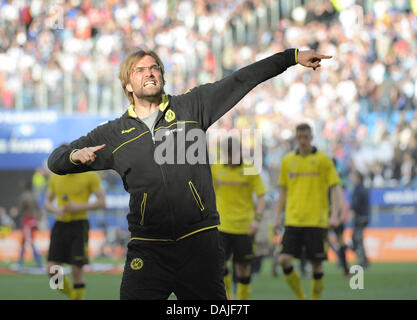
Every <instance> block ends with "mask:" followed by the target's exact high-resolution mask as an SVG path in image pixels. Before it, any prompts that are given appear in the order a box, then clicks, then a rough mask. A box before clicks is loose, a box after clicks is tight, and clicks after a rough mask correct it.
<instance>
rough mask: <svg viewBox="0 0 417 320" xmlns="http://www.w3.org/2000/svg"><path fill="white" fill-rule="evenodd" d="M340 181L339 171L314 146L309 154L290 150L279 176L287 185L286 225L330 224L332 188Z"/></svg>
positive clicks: (285, 185)
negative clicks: (329, 191)
mask: <svg viewBox="0 0 417 320" xmlns="http://www.w3.org/2000/svg"><path fill="white" fill-rule="evenodd" d="M338 183H340V178H339V175H338V174H337V171H336V169H335V167H334V164H333V162H332V160H331V159H330V158H329V157H328V156H327V155H326V154H325V153H323V152H321V151H318V150H317V149H315V148H314V149H313V152H312V153H310V154H309V155H307V156H301V155H300V154H299V153H298V152H296V151H293V152H290V153H289V154H287V155H286V156H285V157H284V158H283V160H282V165H281V172H280V176H279V180H278V184H279V185H280V186H284V187H286V188H287V199H286V204H285V225H286V226H294V227H320V228H327V222H328V217H329V200H328V188H329V187H330V186H333V185H335V184H338Z"/></svg>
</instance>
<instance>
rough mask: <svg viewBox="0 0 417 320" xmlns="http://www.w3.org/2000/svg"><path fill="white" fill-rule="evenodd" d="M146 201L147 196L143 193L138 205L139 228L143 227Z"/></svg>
mask: <svg viewBox="0 0 417 320" xmlns="http://www.w3.org/2000/svg"><path fill="white" fill-rule="evenodd" d="M147 199H148V194H147V193H144V194H143V198H142V202H141V204H140V216H141V218H140V222H139V224H140V225H141V226H143V223H144V221H145V210H146V200H147Z"/></svg>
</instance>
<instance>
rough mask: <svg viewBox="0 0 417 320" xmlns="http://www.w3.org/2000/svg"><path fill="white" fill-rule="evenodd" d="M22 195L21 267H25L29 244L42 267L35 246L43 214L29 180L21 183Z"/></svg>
mask: <svg viewBox="0 0 417 320" xmlns="http://www.w3.org/2000/svg"><path fill="white" fill-rule="evenodd" d="M19 188H20V192H21V194H20V197H19V204H18V208H19V209H18V210H19V215H20V217H21V219H22V220H21V229H22V234H23V237H22V241H21V248H20V255H19V264H18V265H19V267H23V263H24V256H25V247H26V245H29V246H30V247H31V248H32V251H33V257H34V258H35V261H36V263H37V265H38V267H39V268H41V267H42V258H41V256H40V254H39V253H38V250H37V249H36V247H35V239H34V236H35V232H36V230H37V227H38V221H39V219H40V218H41V216H42V215H43V212H42V210H41V209H40V207H39V204H38V200H37V199H36V196H35V194H34V193H33V191H32V190H31V183H29V182H28V181H21V182H20V184H19Z"/></svg>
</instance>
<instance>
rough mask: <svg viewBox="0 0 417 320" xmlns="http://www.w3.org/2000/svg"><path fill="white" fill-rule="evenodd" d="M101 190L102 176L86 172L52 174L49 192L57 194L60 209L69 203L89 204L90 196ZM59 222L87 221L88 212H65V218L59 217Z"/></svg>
mask: <svg viewBox="0 0 417 320" xmlns="http://www.w3.org/2000/svg"><path fill="white" fill-rule="evenodd" d="M99 189H101V185H100V176H99V175H98V173H96V172H84V173H76V174H67V175H64V176H60V175H57V174H52V175H51V178H50V179H49V192H51V193H53V194H55V197H56V199H57V203H58V207H62V206H64V205H65V204H66V203H68V202H69V201H72V202H78V203H88V199H89V198H90V195H91V194H92V193H93V192H94V191H96V190H99ZM57 220H58V221H63V222H70V221H76V220H87V210H81V211H78V212H72V213H70V212H65V215H64V217H63V218H61V217H58V216H57Z"/></svg>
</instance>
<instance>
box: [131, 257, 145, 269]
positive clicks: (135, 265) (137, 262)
mask: <svg viewBox="0 0 417 320" xmlns="http://www.w3.org/2000/svg"><path fill="white" fill-rule="evenodd" d="M142 267H143V260H142V259H141V258H135V259H133V260H132V262H131V263H130V268H132V270H140V269H142Z"/></svg>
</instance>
